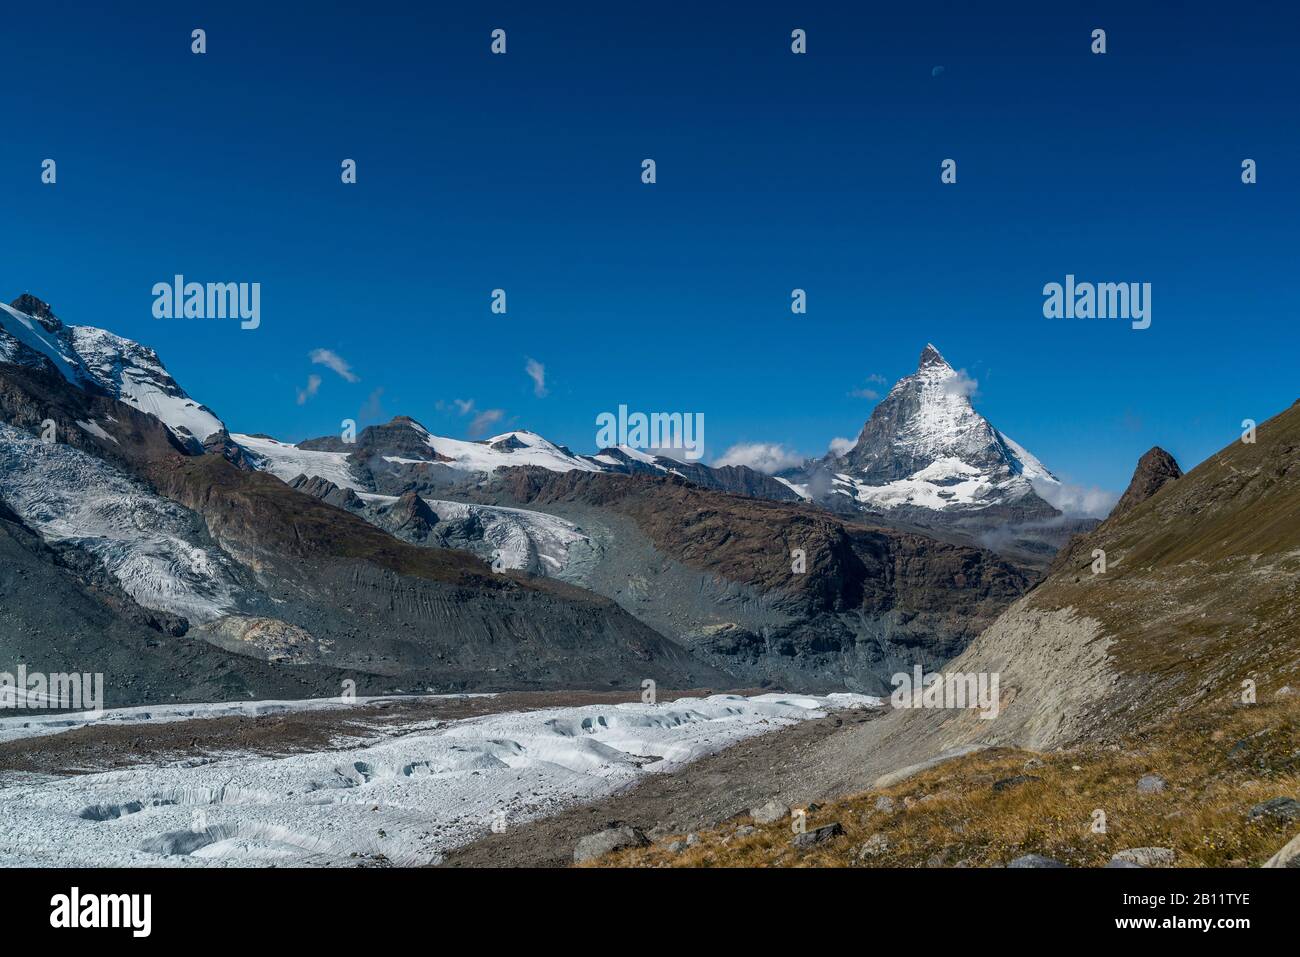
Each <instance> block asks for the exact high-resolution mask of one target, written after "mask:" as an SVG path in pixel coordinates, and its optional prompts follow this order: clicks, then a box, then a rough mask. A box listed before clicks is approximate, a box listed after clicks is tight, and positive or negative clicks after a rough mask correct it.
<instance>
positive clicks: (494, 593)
mask: <svg viewBox="0 0 1300 957" xmlns="http://www.w3.org/2000/svg"><path fill="white" fill-rule="evenodd" d="M24 315H26V314H24ZM28 319H29V320H30V321H33V322H35V321H36V320H35V319H34V317H31V316H28ZM52 322H53V321H52V320H46V323H45V324H40V323H37V325H38V326H39V328H40V329H41V330H43V333H44V335H45V336H46V337H47V338H46V339H41V342H44V343H46V344H47V345H48V346H49V349H50V350H51V351H52V352H57V351H58V350H57V349H56V348H55V346H56V345H59V344H62V343H63V342H64V339H63V338H62V337H61V336H60V335H58V332H59V329H64V330H66V328H67V327H59V328H58V329H55V330H54V332H51V331H50V327H51V326H52ZM19 325H20V326H22V328H23V329H24V330H27V326H26V325H24V324H22V323H19ZM38 338H39V337H38ZM20 345H22V347H23V348H24V349H26V350H27V352H32V351H33V350H32V349H31V348H29V347H28V346H27V345H25V344H21V343H20ZM24 357H25V358H30V356H27V354H26V353H24ZM64 358H65V359H66V360H67V362H66V365H67V367H66V368H64V367H60V366H59V365H58V363H57V362H56V361H55V360H54V359H52V358H50V356H49V355H46V354H44V353H40V358H39V359H31V361H30V362H21V363H0V422H2V423H4V424H3V430H4V431H3V434H0V460H2V461H4V462H5V467H4V468H3V469H0V499H2V500H4V501H5V502H7V503H8V507H9V508H10V509H11V511H13V512H14V514H16V515H18V516H19V517H20V519H21V520H22V521H23V522H24V523H29V524H31V527H33V528H36V529H37V530H38V531H39V533H40V535H41V536H42V538H43V539H45V540H48V541H50V542H58V543H66V544H67V545H68V546H70V547H75V548H77V549H79V550H80V552H81V553H83V554H86V555H90V556H92V558H93V560H94V562H95V563H97V567H98V568H99V570H100V571H101V572H102V573H103V574H105V575H106V576H107V577H108V579H109V580H111V581H112V582H113V583H114V585H115V587H116V588H118V589H120V590H122V591H123V592H124V593H126V594H127V595H129V596H130V597H131V599H132V600H133V601H135V602H137V603H138V604H141V605H143V606H144V607H146V608H148V609H150V610H151V611H152V612H155V613H157V614H158V615H159V616H161V617H163V618H166V619H167V620H169V621H175V622H176V625H175V629H174V630H177V631H180V632H182V633H186V634H188V629H191V628H192V629H193V634H192V636H190V637H191V638H193V639H204V638H206V639H208V640H211V641H212V642H213V643H214V644H217V645H219V646H220V647H222V648H224V649H227V650H239V651H245V652H247V654H248V655H250V656H251V657H254V658H258V657H263V658H267V657H269V658H279V659H280V660H283V659H284V652H285V649H286V648H291V650H292V652H293V654H292V655H291V656H290V657H292V658H293V659H294V660H295V661H298V662H312V663H315V664H318V665H323V666H327V667H329V668H332V669H336V670H337V671H344V670H346V671H348V672H356V673H360V674H364V675H383V676H387V678H389V679H391V680H390V681H388V682H386V684H393V683H396V682H402V683H407V684H411V685H412V686H415V687H430V686H432V687H438V688H443V689H447V688H455V689H460V688H468V687H473V688H490V687H533V686H535V687H608V686H617V685H624V686H639V683H640V682H641V681H642V680H644V679H646V678H651V679H654V680H656V681H658V682H660V683H665V684H673V685H676V686H678V687H692V686H701V685H710V684H713V685H725V684H728V683H729V682H730V679H729V678H728V677H727V676H726V675H725V674H723V673H722V672H720V671H718V670H716V669H714V668H711V667H710V666H708V665H706V664H703V663H700V662H697V661H694V660H693V659H691V657H690V656H689V654H688V653H687V652H686V651H684V650H683V649H682V648H680V647H679V646H677V645H675V644H673V643H672V642H670V641H667V640H666V639H664V638H663V637H662V636H660V635H658V634H656V633H655V632H654V631H653V630H652V629H650V628H648V627H647V626H645V625H644V624H641V623H640V622H638V621H637V620H636V619H634V618H633V617H632V616H630V615H628V614H627V613H626V612H625V611H624V610H622V609H621V608H619V607H618V606H617V605H616V604H615V603H613V602H610V601H608V600H607V599H604V598H601V597H599V596H597V595H594V594H592V593H590V592H586V591H583V590H581V589H578V588H574V587H572V586H568V585H565V584H563V583H561V582H557V581H547V580H545V579H525V578H520V577H512V575H511V574H495V573H493V571H492V570H491V569H490V568H489V567H488V566H487V565H486V564H485V563H484V562H483V561H482V560H480V559H479V558H477V557H475V556H473V555H471V554H469V553H467V552H464V551H460V550H456V549H450V548H443V549H429V548H419V547H416V546H413V545H410V544H407V543H405V542H402V541H400V540H398V539H396V538H394V537H392V536H391V535H389V534H387V533H385V532H384V531H382V530H380V529H379V528H376V527H375V526H374V525H372V524H369V523H367V522H366V521H363V520H362V519H360V518H358V517H356V516H354V515H352V514H351V513H349V512H348V511H347V510H346V509H340V508H335V507H332V506H331V505H329V504H326V503H325V502H323V501H320V500H318V499H317V498H315V497H313V496H312V495H310V494H304V493H303V492H299V491H296V490H295V489H293V488H291V487H290V486H289V485H287V484H286V483H285V482H283V481H281V480H280V479H278V478H275V477H273V476H272V475H269V474H266V473H264V472H261V471H249V470H247V469H244V468H240V467H239V465H238V463H235V462H232V461H230V460H229V458H228V457H227V456H225V455H220V454H204V453H203V449H202V446H201V445H197V444H196V443H194V442H193V441H192V436H193V433H190V432H188V431H186V430H182V429H180V428H178V427H177V426H175V425H173V424H169V423H166V422H165V421H163V420H161V419H160V418H159V417H158V415H157V414H156V413H155V412H153V411H149V410H147V409H144V408H140V407H138V406H137V405H136V404H132V403H130V402H128V401H127V397H126V396H121V397H119V395H117V394H114V393H113V392H112V391H111V390H109V389H106V388H103V387H101V386H99V385H97V384H96V383H94V382H92V381H90V380H88V379H86V378H84V377H81V376H79V375H77V374H69V373H68V370H69V369H72V370H73V372H74V373H75V372H76V370H77V368H78V367H77V366H76V365H75V363H74V361H73V360H74V359H77V355H74V354H73V353H71V352H69V353H67V354H66V355H64ZM50 421H52V422H53V423H54V425H55V430H54V435H53V436H51V438H52V441H50V442H45V441H43V440H42V438H41V436H42V435H43V434H44V432H45V430H46V423H47V422H50ZM345 504H346V503H345ZM32 523H34V524H32ZM37 611H38V609H35V608H34V607H32V606H30V605H28V604H25V603H23V602H15V603H14V605H13V606H12V608H11V615H10V620H9V625H8V627H9V629H10V631H11V632H12V633H14V634H17V633H19V632H21V631H22V630H23V628H25V627H26V622H27V616H28V615H29V614H36V613H37ZM286 643H287V644H286ZM169 693H170V692H169Z"/></svg>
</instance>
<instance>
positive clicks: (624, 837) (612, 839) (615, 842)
mask: <svg viewBox="0 0 1300 957" xmlns="http://www.w3.org/2000/svg"><path fill="white" fill-rule="evenodd" d="M649 843H650V840H649V838H647V837H646V836H645V835H644V834H642V833H641V831H639V830H638V829H637V828H635V827H632V826H631V825H630V824H616V825H614V826H612V827H608V828H606V829H605V830H603V831H598V832H597V833H595V834H588V835H587V836H586V837H584V838H582V839H581V840H580V841H578V846H577V847H575V848H574V849H573V860H574V861H575V862H576V863H579V864H580V863H582V862H583V861H591V860H595V859H596V858H598V857H602V856H603V855H605V854H610V853H613V852H614V851H621V850H623V849H624V848H627V847H645V846H646V845H647V844H649Z"/></svg>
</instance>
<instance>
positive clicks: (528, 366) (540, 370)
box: [524, 359, 546, 399]
mask: <svg viewBox="0 0 1300 957" xmlns="http://www.w3.org/2000/svg"><path fill="white" fill-rule="evenodd" d="M524 372H526V373H528V378H530V379H532V380H533V395H535V396H537V398H539V399H544V398H546V366H544V365H542V364H541V363H540V362H538V361H537V360H536V359H529V360H528V361H527V362H525V363H524Z"/></svg>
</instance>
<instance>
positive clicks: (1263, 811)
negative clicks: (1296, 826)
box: [1246, 797, 1300, 824]
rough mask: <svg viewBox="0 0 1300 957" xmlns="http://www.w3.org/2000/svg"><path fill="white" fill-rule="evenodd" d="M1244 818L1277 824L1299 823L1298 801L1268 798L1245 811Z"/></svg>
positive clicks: (1299, 804)
mask: <svg viewBox="0 0 1300 957" xmlns="http://www.w3.org/2000/svg"><path fill="white" fill-rule="evenodd" d="M1246 817H1247V818H1248V819H1250V820H1252V821H1261V820H1269V821H1276V822H1277V823H1279V824H1293V823H1295V822H1296V821H1300V801H1296V800H1295V798H1289V797H1275V798H1269V799H1268V800H1267V801H1264V802H1263V803H1262V804H1256V805H1255V806H1254V807H1252V808H1251V809H1250V810H1249V811H1247V812H1246Z"/></svg>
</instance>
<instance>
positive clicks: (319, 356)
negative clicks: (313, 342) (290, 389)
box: [308, 349, 361, 382]
mask: <svg viewBox="0 0 1300 957" xmlns="http://www.w3.org/2000/svg"><path fill="white" fill-rule="evenodd" d="M308 357H309V358H310V359H311V361H312V362H313V363H315V364H316V365H318V366H326V367H327V368H330V369H333V370H334V371H335V372H337V373H338V374H339V375H341V376H342V377H343V378H344V379H346V380H347V381H348V382H360V381H361V377H360V376H359V375H357V374H356V373H355V372H353V371H352V366H351V365H349V364H348V361H347V360H346V359H344V358H343V357H342V356H341V355H339V354H338V353H337V352H335V351H334V350H332V349H313V350H312V351H311V352H310V353H308Z"/></svg>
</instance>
